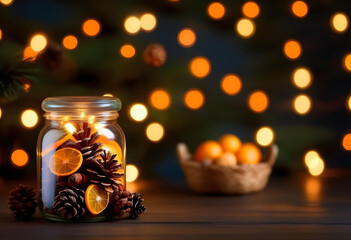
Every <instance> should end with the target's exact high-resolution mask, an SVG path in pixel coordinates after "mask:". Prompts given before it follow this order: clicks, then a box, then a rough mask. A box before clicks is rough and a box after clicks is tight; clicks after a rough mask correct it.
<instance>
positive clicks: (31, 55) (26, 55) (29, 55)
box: [22, 46, 38, 61]
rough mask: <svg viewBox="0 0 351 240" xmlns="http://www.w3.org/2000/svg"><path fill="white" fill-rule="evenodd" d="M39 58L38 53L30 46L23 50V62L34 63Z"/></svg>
mask: <svg viewBox="0 0 351 240" xmlns="http://www.w3.org/2000/svg"><path fill="white" fill-rule="evenodd" d="M37 56H38V52H36V51H34V50H33V49H32V48H31V47H30V46H28V47H26V48H24V50H23V58H22V59H23V60H25V59H26V60H30V61H34V60H35V59H36V58H37Z"/></svg>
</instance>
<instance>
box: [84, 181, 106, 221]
mask: <svg viewBox="0 0 351 240" xmlns="http://www.w3.org/2000/svg"><path fill="white" fill-rule="evenodd" d="M85 204H86V205H87V208H88V210H89V212H91V213H92V214H94V215H96V214H99V213H101V212H102V211H104V210H105V208H106V207H107V205H108V192H107V191H106V190H105V188H104V187H103V186H101V185H96V184H91V185H89V187H88V188H87V190H86V191H85Z"/></svg>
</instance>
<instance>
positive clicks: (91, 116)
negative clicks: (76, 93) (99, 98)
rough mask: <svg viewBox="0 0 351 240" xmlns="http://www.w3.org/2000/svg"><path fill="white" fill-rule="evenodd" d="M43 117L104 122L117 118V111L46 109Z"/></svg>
mask: <svg viewBox="0 0 351 240" xmlns="http://www.w3.org/2000/svg"><path fill="white" fill-rule="evenodd" d="M44 117H45V118H46V119H47V120H49V121H60V122H61V121H64V122H68V121H72V122H88V123H93V122H104V121H114V120H116V119H117V118H118V112H117V111H101V112H96V111H95V112H86V111H47V112H45V114H44Z"/></svg>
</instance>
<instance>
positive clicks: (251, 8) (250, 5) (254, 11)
mask: <svg viewBox="0 0 351 240" xmlns="http://www.w3.org/2000/svg"><path fill="white" fill-rule="evenodd" d="M241 12H242V13H243V15H244V16H246V17H248V18H256V17H258V15H259V14H260V7H259V6H258V4H257V3H256V2H253V1H249V2H246V3H245V4H244V5H243V7H242V8H241Z"/></svg>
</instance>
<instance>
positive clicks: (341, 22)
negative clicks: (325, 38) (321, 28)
mask: <svg viewBox="0 0 351 240" xmlns="http://www.w3.org/2000/svg"><path fill="white" fill-rule="evenodd" d="M330 27H331V28H332V29H333V30H334V32H336V33H343V32H345V31H346V30H347V28H348V27H349V18H348V17H347V15H346V14H345V13H342V12H339V13H335V14H334V15H333V16H331V18H330Z"/></svg>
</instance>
